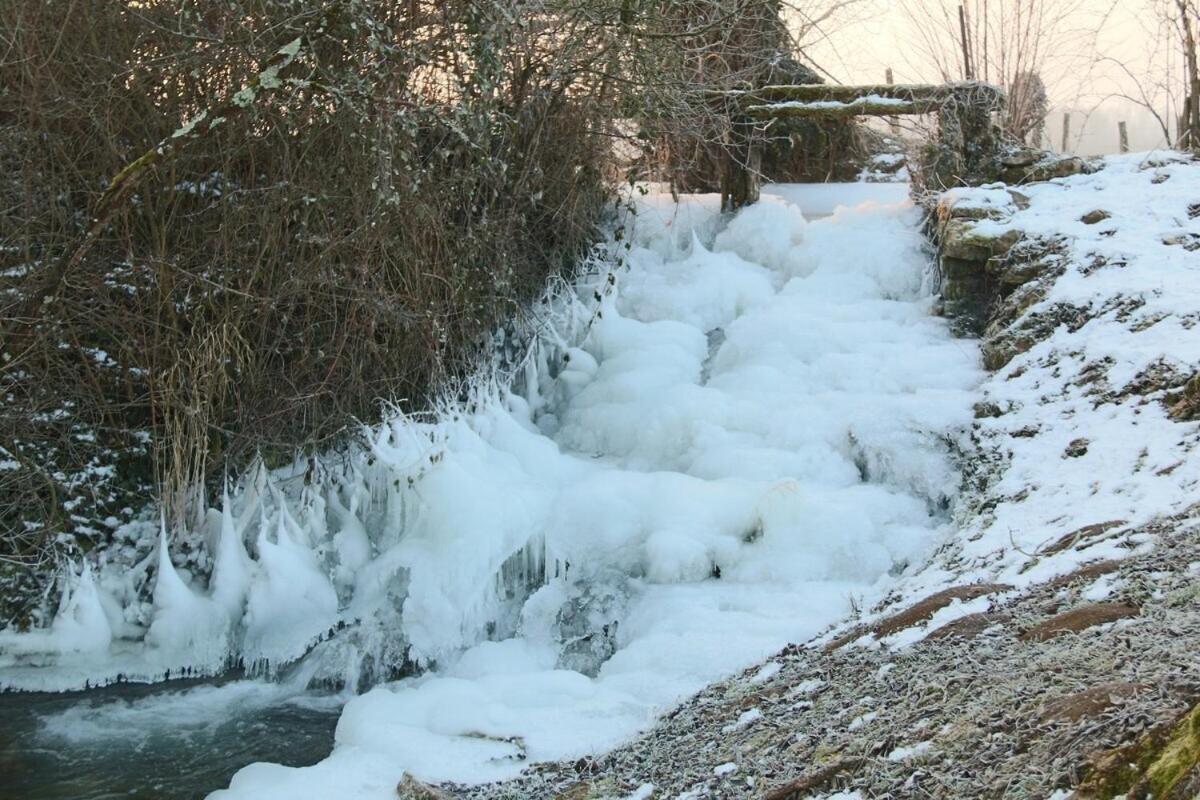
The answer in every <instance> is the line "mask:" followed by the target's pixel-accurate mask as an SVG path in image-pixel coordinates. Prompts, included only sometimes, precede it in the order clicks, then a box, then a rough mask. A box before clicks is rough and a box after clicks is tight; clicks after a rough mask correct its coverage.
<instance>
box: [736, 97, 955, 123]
mask: <svg viewBox="0 0 1200 800" xmlns="http://www.w3.org/2000/svg"><path fill="white" fill-rule="evenodd" d="M943 103H944V101H943V100H932V99H924V100H899V99H896V98H886V97H860V98H858V99H857V100H851V101H849V102H844V103H843V102H839V101H831V100H817V101H811V102H807V101H799V100H791V101H787V102H782V103H760V104H758V105H752V106H747V107H746V109H745V113H746V116H748V117H751V118H753V119H779V118H783V117H816V118H821V119H837V118H846V117H892V116H898V115H900V114H929V113H931V112H934V111H937V110H939V109H940V108H941V107H942V105H943Z"/></svg>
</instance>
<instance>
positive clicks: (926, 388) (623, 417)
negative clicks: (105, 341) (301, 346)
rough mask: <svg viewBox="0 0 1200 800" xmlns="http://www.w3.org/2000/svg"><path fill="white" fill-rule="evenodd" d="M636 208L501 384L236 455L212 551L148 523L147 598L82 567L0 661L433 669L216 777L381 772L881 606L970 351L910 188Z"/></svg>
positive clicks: (595, 742) (627, 728) (38, 666)
mask: <svg viewBox="0 0 1200 800" xmlns="http://www.w3.org/2000/svg"><path fill="white" fill-rule="evenodd" d="M863 191H864V190H863V189H861V188H858V187H856V189H855V192H854V194H855V200H856V201H861V200H863V199H864V198H863V197H862V196H861V195H862V193H863ZM784 195H785V196H787V193H786V192H785V193H784ZM792 196H793V197H794V198H796V199H800V200H801V201H802V202H803V197H804V195H803V193H793V194H792ZM821 202H822V203H828V198H827V197H823V198H821ZM639 205H640V207H639V211H638V215H637V219H636V221H635V225H634V228H633V233H632V241H631V244H630V248H629V250H628V251H627V252H626V253H625V261H626V262H627V263H626V266H625V267H623V268H621V269H618V270H617V271H615V272H612V273H605V272H599V273H594V274H592V275H591V277H590V278H585V279H584V280H583V281H582V282H581V285H580V287H579V292H578V296H579V298H582V299H572V298H568V299H562V298H560V299H559V300H558V301H557V305H555V306H554V309H553V313H554V315H555V316H556V317H557V319H558V320H559V323H558V324H556V325H555V326H552V327H551V329H550V330H548V331H547V332H546V333H545V335H544V337H543V339H544V341H545V342H551V344H549V345H545V346H543V347H541V348H539V349H538V350H537V351H536V353H535V354H534V355H533V356H532V357H531V359H530V361H529V362H528V365H527V369H526V371H525V374H524V376H523V377H522V379H521V380H520V381H518V382H517V383H516V385H514V386H513V387H512V390H511V391H510V390H509V389H508V388H497V387H495V386H492V387H490V388H486V387H485V388H482V389H480V390H479V391H478V392H477V396H476V398H475V400H474V401H473V402H472V403H470V404H467V405H461V406H454V407H448V408H446V409H444V410H443V412H442V413H441V414H439V415H438V416H437V418H436V419H435V420H433V421H416V420H412V419H407V418H403V417H396V418H393V419H391V420H390V421H388V422H387V423H385V424H383V425H381V426H379V427H377V428H376V429H374V430H372V431H370V432H368V433H367V434H366V437H365V438H366V439H367V440H368V441H367V444H366V445H365V446H364V447H362V448H360V449H358V450H353V451H351V452H349V453H346V454H343V455H342V456H341V457H340V458H341V460H340V461H337V460H335V459H333V458H332V457H331V458H330V459H328V460H327V462H326V463H323V464H320V465H317V466H315V467H313V468H311V470H310V471H309V472H308V473H307V474H305V473H303V472H297V473H296V474H294V475H293V476H291V477H289V476H288V475H287V474H286V473H280V474H276V475H274V476H267V475H265V474H259V475H257V476H253V477H252V478H251V479H250V480H249V481H248V483H247V486H246V487H245V488H244V489H243V490H242V491H241V492H239V493H235V495H234V496H233V497H232V498H230V499H227V501H226V507H225V509H224V510H223V511H222V512H215V511H214V512H213V513H212V515H211V517H212V518H211V524H210V526H209V530H208V531H207V532H206V534H205V535H206V537H207V539H208V541H209V542H210V544H209V545H207V546H206V547H205V549H204V552H206V553H211V564H212V566H211V578H207V579H206V578H205V577H204V576H203V574H191V573H192V571H193V570H192V569H190V568H189V569H183V568H179V567H177V566H176V565H175V564H174V563H173V561H172V554H171V549H170V548H169V547H168V543H167V538H168V537H166V536H165V535H163V537H162V539H161V540H160V544H159V545H158V546H157V547H156V549H155V550H154V552H153V553H152V554H150V555H147V556H146V557H145V558H144V559H143V562H142V564H141V566H140V567H139V569H141V570H142V574H150V573H153V574H154V575H155V576H156V577H155V586H154V590H153V596H152V600H151V601H150V602H149V603H144V602H139V601H138V599H137V597H136V587H131V585H130V582H129V575H128V574H127V571H122V570H119V569H115V568H113V567H111V566H109V567H108V568H105V567H104V566H101V567H100V568H99V569H97V570H95V572H96V573H97V575H98V577H97V576H96V575H94V574H93V572H92V571H91V570H90V569H89V571H87V572H85V573H84V574H83V577H82V578H80V579H79V587H78V589H77V590H76V591H75V592H74V593H73V595H72V602H71V603H69V604H65V605H64V606H63V611H62V612H61V613H60V615H59V617H58V618H57V619H56V620H55V621H54V623H53V625H52V627H51V628H50V629H49V631H45V632H38V633H35V634H5V635H4V636H3V638H0V652H2V653H3V654H4V655H3V659H4V661H0V665H2V666H0V681H2V682H3V683H5V684H7V685H9V686H23V687H37V686H48V687H60V688H61V687H66V686H69V685H79V684H81V683H82V682H83V680H85V679H88V680H98V679H99V680H103V679H111V678H112V677H114V676H116V675H117V674H123V675H126V676H145V677H154V676H156V675H159V674H162V672H163V671H164V670H166V669H170V670H172V671H173V672H177V671H178V670H180V669H181V668H187V669H192V670H196V671H201V672H203V671H213V670H215V669H219V668H220V666H221V665H222V664H224V663H226V661H227V660H228V659H229V658H233V659H237V660H241V661H244V662H245V663H247V664H257V665H260V666H261V667H263V668H265V669H268V671H271V672H278V671H280V670H281V669H283V668H284V667H285V666H286V665H288V664H290V663H293V662H294V661H296V660H297V659H300V658H303V659H304V661H305V663H306V665H307V669H308V670H309V671H311V672H312V673H313V674H315V675H316V676H317V677H327V678H330V679H341V680H345V681H346V682H347V683H348V684H349V685H351V686H353V685H355V684H356V683H357V682H358V680H359V677H360V676H362V675H365V674H368V673H374V674H379V673H380V672H384V673H386V671H387V670H386V669H380V665H381V664H383V665H391V666H392V667H394V668H400V667H405V668H409V669H411V668H413V667H418V668H421V669H427V670H428V671H426V672H423V673H422V674H420V675H419V676H417V677H408V678H405V679H403V680H399V681H396V682H393V683H388V684H385V685H380V686H376V687H375V688H373V689H371V690H370V691H367V692H366V693H365V694H363V695H361V696H358V697H355V698H354V699H352V700H351V701H350V702H349V703H348V705H347V706H346V708H345V711H344V713H343V716H342V719H341V721H340V723H339V726H338V734H337V747H336V749H335V751H334V753H333V754H332V756H331V757H330V758H329V759H327V760H326V761H323V762H321V763H320V764H318V765H316V766H313V767H310V768H305V769H292V768H284V767H279V766H272V765H265V764H260V765H254V766H252V767H248V768H246V769H245V770H243V771H242V772H241V773H239V774H238V776H237V777H236V778H235V779H234V782H233V785H232V787H231V789H230V790H229V791H228V793H222V794H221V796H222V797H227V798H228V797H253V798H256V800H262V798H268V797H287V798H289V800H296V798H303V797H313V798H329V797H338V798H354V797H363V798H368V797H379V798H385V797H393V796H394V792H395V786H396V782H397V780H398V779H399V778H400V776H401V774H402V773H404V772H405V771H409V772H412V773H413V774H415V775H417V776H418V777H420V778H423V779H429V780H460V781H468V782H471V781H484V780H491V779H496V778H501V777H505V776H511V775H514V774H516V773H517V772H519V771H520V770H521V769H522V767H523V766H524V765H525V764H526V763H528V761H530V760H545V759H558V758H565V757H577V756H579V755H582V754H585V753H588V752H593V751H595V750H597V749H603V748H607V747H611V746H613V745H615V744H617V743H618V742H620V741H622V740H624V739H627V738H628V737H629V736H631V735H632V734H634V733H636V732H637V731H639V730H642V729H644V728H646V727H647V726H649V725H650V724H652V723H653V721H654V720H655V719H656V717H657V715H658V714H660V713H661V712H662V711H664V710H665V709H668V708H670V707H671V706H672V705H673V704H674V703H676V702H678V701H680V700H681V699H683V698H684V697H686V696H687V695H689V694H691V693H693V692H695V691H697V690H699V689H701V688H702V687H703V686H705V685H706V684H708V683H710V682H712V681H713V680H716V679H718V678H720V677H722V676H724V675H728V674H730V673H732V672H734V671H736V670H738V669H741V668H743V667H745V666H747V665H748V664H751V663H753V662H754V661H756V660H758V659H761V658H763V657H765V656H766V655H768V654H769V653H771V652H773V651H775V650H778V649H779V648H780V647H782V646H783V645H785V644H786V643H788V642H794V641H801V640H804V639H807V638H810V637H812V636H813V635H815V634H816V633H818V632H819V631H820V630H822V629H823V628H825V627H827V626H828V625H830V624H831V623H833V622H834V621H836V620H838V619H840V618H842V617H844V616H845V615H846V614H847V613H849V611H850V610H851V608H852V606H853V605H854V604H859V605H861V604H864V603H867V604H870V603H874V602H876V601H877V600H878V599H880V598H881V597H882V596H883V595H884V594H885V593H886V592H887V591H888V590H889V588H890V587H891V586H893V585H894V583H895V581H896V580H897V576H899V575H902V574H904V573H905V572H906V571H908V572H911V571H912V570H913V569H914V568H915V566H916V565H917V564H919V563H921V562H922V561H923V560H924V559H926V558H927V557H928V556H929V554H930V553H931V552H932V551H933V549H934V548H935V547H936V546H937V545H939V544H941V543H943V542H944V540H945V539H946V537H947V536H948V535H949V533H950V528H949V526H948V525H947V510H948V508H949V507H950V505H951V502H952V499H953V497H954V495H955V492H956V490H957V486H958V473H957V470H956V469H955V467H954V465H953V464H952V463H951V461H950V457H949V453H950V448H949V447H948V445H947V441H948V439H952V438H953V437H954V436H956V435H958V434H960V433H962V432H963V431H964V430H965V429H966V428H967V427H968V426H969V424H970V422H971V408H972V405H973V403H974V401H975V395H974V392H973V389H974V387H975V386H976V384H977V383H978V381H979V380H980V379H981V377H982V375H981V372H980V370H979V368H978V366H977V362H978V354H977V349H976V347H975V346H974V344H972V343H971V342H968V341H963V340H957V339H954V338H952V337H951V335H950V333H949V332H948V330H947V327H946V325H945V324H944V322H943V321H942V320H940V319H938V318H936V317H934V316H932V315H931V304H932V300H931V298H930V297H929V291H928V289H929V286H928V277H929V272H930V264H929V260H928V257H927V253H926V250H925V245H924V242H923V239H922V237H921V235H920V233H919V230H918V226H919V223H920V214H919V212H918V211H917V210H916V209H914V208H913V207H912V206H911V205H910V204H909V203H907V202H902V203H899V204H894V205H878V204H872V203H870V202H868V203H866V204H864V205H862V206H860V207H858V208H855V209H847V208H842V209H840V210H838V211H836V212H835V213H834V214H833V216H830V217H828V218H827V219H821V220H819V221H816V222H812V223H808V222H806V220H805V218H804V216H803V215H802V213H801V211H800V210H799V209H798V208H797V207H795V206H794V205H792V204H790V203H788V202H786V201H785V200H783V199H780V198H777V197H767V198H765V199H764V200H763V202H761V203H759V204H757V205H755V206H754V207H752V208H750V209H747V210H744V211H742V212H741V213H739V214H738V215H737V216H735V217H733V218H732V219H724V218H722V217H721V216H720V215H719V214H718V213H717V211H716V198H713V197H700V198H688V199H687V200H686V201H685V202H684V204H683V205H681V206H676V205H675V204H674V203H672V202H671V201H670V199H669V198H665V197H655V196H651V197H649V198H646V199H643V200H641V201H640V203H639ZM589 298H591V300H590V301H589ZM201 566H204V565H201ZM318 642H319V643H318Z"/></svg>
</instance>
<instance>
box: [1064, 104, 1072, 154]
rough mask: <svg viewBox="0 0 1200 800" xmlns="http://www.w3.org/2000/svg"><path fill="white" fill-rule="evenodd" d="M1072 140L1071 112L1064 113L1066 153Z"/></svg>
mask: <svg viewBox="0 0 1200 800" xmlns="http://www.w3.org/2000/svg"><path fill="white" fill-rule="evenodd" d="M1070 139H1071V112H1070V111H1064V112H1063V138H1062V151H1063V152H1064V153H1065V152H1067V142H1068V141H1070Z"/></svg>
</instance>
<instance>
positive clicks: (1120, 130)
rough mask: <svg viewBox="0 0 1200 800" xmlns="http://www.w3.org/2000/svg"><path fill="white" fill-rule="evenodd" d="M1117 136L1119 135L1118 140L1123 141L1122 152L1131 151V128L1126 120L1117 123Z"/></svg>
mask: <svg viewBox="0 0 1200 800" xmlns="http://www.w3.org/2000/svg"><path fill="white" fill-rule="evenodd" d="M1117 136H1118V140H1119V141H1120V143H1121V145H1120V146H1121V152H1122V153H1128V152H1129V128H1128V126H1126V125H1125V123H1124V122H1118V123H1117Z"/></svg>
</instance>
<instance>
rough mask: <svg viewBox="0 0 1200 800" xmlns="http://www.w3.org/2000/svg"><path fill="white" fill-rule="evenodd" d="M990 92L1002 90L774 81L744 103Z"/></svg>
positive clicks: (996, 94)
mask: <svg viewBox="0 0 1200 800" xmlns="http://www.w3.org/2000/svg"><path fill="white" fill-rule="evenodd" d="M964 94H980V95H990V97H988V98H987V99H989V100H991V101H993V102H997V103H998V102H1000V101H1001V100H1002V99H1003V97H1004V93H1003V91H1001V90H1000V89H999V88H997V87H995V86H992V85H990V84H987V83H979V82H975V81H972V82H968V83H944V84H941V83H938V84H929V83H896V84H887V83H880V84H873V85H872V84H868V85H864V86H836V85H830V84H825V83H799V84H773V85H770V86H763V87H762V88H759V89H754V90H752V91H749V92H745V93H744V95H743V96H744V97H745V98H746V102H751V103H755V104H761V103H764V102H768V101H783V100H798V101H804V102H822V101H832V102H842V103H848V102H852V101H854V100H858V99H860V98H863V97H882V98H886V99H893V100H912V101H919V100H937V101H940V102H945V101H946V100H948V99H950V98H952V97H956V96H960V95H964Z"/></svg>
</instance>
